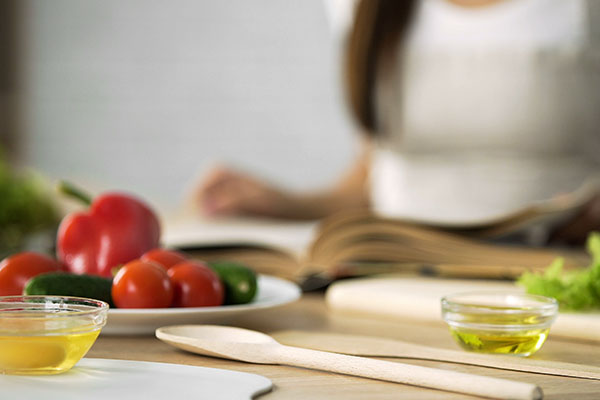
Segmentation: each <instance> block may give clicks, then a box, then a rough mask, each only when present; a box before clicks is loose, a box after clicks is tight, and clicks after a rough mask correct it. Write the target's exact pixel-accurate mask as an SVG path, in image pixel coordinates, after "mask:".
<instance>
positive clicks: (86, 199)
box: [57, 181, 92, 206]
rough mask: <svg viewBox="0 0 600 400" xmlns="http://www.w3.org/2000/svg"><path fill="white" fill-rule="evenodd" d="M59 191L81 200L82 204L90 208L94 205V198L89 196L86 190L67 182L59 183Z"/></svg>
mask: <svg viewBox="0 0 600 400" xmlns="http://www.w3.org/2000/svg"><path fill="white" fill-rule="evenodd" d="M57 189H58V191H59V192H60V193H62V194H64V195H67V196H69V197H72V198H74V199H76V200H79V201H80V202H81V203H83V204H85V205H86V206H89V205H91V204H92V196H90V195H89V194H87V193H86V192H85V191H84V190H82V189H80V188H78V187H77V186H75V185H73V184H72V183H70V182H67V181H59V182H58V185H57Z"/></svg>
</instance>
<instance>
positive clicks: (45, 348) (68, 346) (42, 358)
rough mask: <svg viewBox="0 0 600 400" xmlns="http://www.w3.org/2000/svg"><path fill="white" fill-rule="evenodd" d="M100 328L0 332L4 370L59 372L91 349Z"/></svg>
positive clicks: (0, 364) (0, 358)
mask: <svg viewBox="0 0 600 400" xmlns="http://www.w3.org/2000/svg"><path fill="white" fill-rule="evenodd" d="M99 333H100V330H99V329H98V330H94V331H91V332H84V333H79V332H77V333H68V332H65V333H64V334H58V335H48V336H0V373H4V374H18V375H46V374H59V373H61V372H65V371H68V370H69V369H70V368H71V367H73V365H75V364H76V363H77V362H78V361H79V360H80V359H81V358H82V357H83V356H84V355H85V354H86V353H87V351H88V350H89V349H90V347H91V346H92V344H93V343H94V341H95V340H96V338H97V337H98V334H99Z"/></svg>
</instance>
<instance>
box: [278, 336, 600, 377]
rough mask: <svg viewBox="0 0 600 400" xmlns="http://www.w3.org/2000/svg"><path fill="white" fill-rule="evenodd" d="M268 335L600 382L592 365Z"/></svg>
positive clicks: (362, 339) (356, 339)
mask: <svg viewBox="0 0 600 400" xmlns="http://www.w3.org/2000/svg"><path fill="white" fill-rule="evenodd" d="M272 335H273V337H274V338H275V340H277V341H279V342H281V343H283V344H286V345H291V346H298V347H304V348H308V349H314V350H323V351H333V352H335V353H343V354H351V355H354V356H370V357H395V358H405V359H413V360H432V361H445V362H451V363H456V364H468V365H478V366H482V367H489V368H497V369H506V370H513V371H523V372H531V373H535V374H544V375H557V376H569V377H574V378H584V379H595V380H600V368H599V367H596V366H592V365H583V364H573V363H566V362H559V361H549V360H536V359H530V358H522V357H515V356H508V355H500V354H479V353H469V352H466V351H455V350H446V349H440V348H436V347H429V346H423V345H419V344H416V343H409V342H403V341H401V340H394V339H384V338H378V337H371V336H359V335H347V334H339V333H327V332H305V331H281V332H275V333H273V334H272Z"/></svg>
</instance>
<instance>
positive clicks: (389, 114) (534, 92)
mask: <svg viewBox="0 0 600 400" xmlns="http://www.w3.org/2000/svg"><path fill="white" fill-rule="evenodd" d="M594 2H596V5H594ZM333 3H337V6H338V7H339V6H340V4H342V3H343V0H337V1H335V2H333ZM598 3H600V1H598V0H505V1H503V2H499V3H496V4H493V5H490V6H486V7H481V8H463V7H460V6H456V5H453V4H452V3H449V2H447V1H446V0H422V1H421V2H420V3H419V6H418V7H417V11H416V15H415V20H414V24H413V26H412V30H411V31H410V33H409V36H408V40H407V43H406V46H407V47H406V50H405V52H404V53H403V57H402V58H401V60H402V64H401V65H400V67H399V69H398V71H399V73H398V75H399V76H398V79H395V80H394V81H393V82H391V83H390V82H389V81H388V83H387V86H385V87H380V88H378V96H377V110H378V112H379V113H380V115H379V116H380V120H381V121H382V122H383V124H384V128H385V132H387V133H388V134H387V135H386V136H385V137H384V138H382V139H380V140H379V141H378V143H377V145H376V149H375V152H374V157H373V165H372V173H371V182H370V184H371V192H372V203H373V205H374V207H375V209H376V211H378V212H380V213H382V214H385V215H389V216H396V217H404V218H410V219H415V220H420V221H425V222H433V223H440V224H450V225H469V224H477V223H480V222H484V221H489V220H492V219H495V218H499V217H500V216H502V215H505V214H510V213H511V212H514V211H517V210H519V209H521V208H523V207H526V206H527V205H529V204H531V203H533V202H537V201H543V200H547V199H549V198H551V197H553V196H555V195H558V194H561V193H565V192H569V191H573V190H574V189H576V188H578V187H579V186H581V185H582V184H583V183H584V182H585V181H586V180H587V179H588V178H590V177H592V176H594V175H595V174H597V173H598V172H600V168H599V167H600V54H599V51H598V50H599V49H600V47H599V45H600V36H599V35H598V31H597V29H598V28H596V27H594V24H595V25H597V26H598V25H600V13H599V12H598V11H600V8H599V7H598V6H600V4H598ZM345 4H346V7H350V8H352V2H346V3H345ZM341 14H342V15H346V14H347V12H342V13H341Z"/></svg>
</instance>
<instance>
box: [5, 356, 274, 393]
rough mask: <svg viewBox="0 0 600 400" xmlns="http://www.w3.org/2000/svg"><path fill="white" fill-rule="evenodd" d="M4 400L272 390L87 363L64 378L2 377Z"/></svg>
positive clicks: (184, 372) (133, 365)
mask: <svg viewBox="0 0 600 400" xmlns="http://www.w3.org/2000/svg"><path fill="white" fill-rule="evenodd" d="M0 387H2V395H0V397H1V398H2V399H18V400H39V399H49V400H54V399H60V400H80V399H86V400H107V399H124V400H159V399H160V400H162V399H169V398H173V395H174V394H177V395H176V396H175V397H176V398H181V399H218V400H221V399H222V400H230V399H231V400H238V399H240V400H241V399H244V400H247V399H251V398H254V396H256V395H258V394H261V393H266V392H268V391H269V390H271V387H272V383H271V381H270V380H269V379H267V378H265V377H264V376H261V375H256V374H249V373H247V372H238V371H229V370H226V369H217V368H205V367H194V366H191V365H179V364H165V363H156V362H144V361H124V360H102V359H97V358H84V359H82V360H81V361H79V362H78V363H77V365H76V366H75V367H73V369H71V370H70V371H68V372H65V373H64V374H60V375H46V376H16V375H0Z"/></svg>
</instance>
